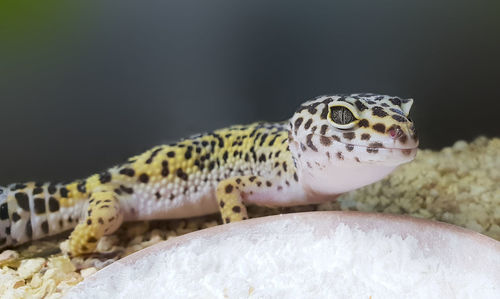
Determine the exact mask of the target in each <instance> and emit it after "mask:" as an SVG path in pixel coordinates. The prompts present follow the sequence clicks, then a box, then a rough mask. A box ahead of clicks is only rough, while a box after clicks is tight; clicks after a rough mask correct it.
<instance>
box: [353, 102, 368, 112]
mask: <svg viewBox="0 0 500 299" xmlns="http://www.w3.org/2000/svg"><path fill="white" fill-rule="evenodd" d="M354 105H356V108H358V110H359V111H363V110H365V109H368V107H366V105H365V104H363V103H361V101H360V100H357V101H356V102H354Z"/></svg>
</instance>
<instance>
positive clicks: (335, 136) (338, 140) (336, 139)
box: [332, 135, 340, 142]
mask: <svg viewBox="0 0 500 299" xmlns="http://www.w3.org/2000/svg"><path fill="white" fill-rule="evenodd" d="M332 139H333V140H335V141H337V142H340V137H339V136H337V135H332Z"/></svg>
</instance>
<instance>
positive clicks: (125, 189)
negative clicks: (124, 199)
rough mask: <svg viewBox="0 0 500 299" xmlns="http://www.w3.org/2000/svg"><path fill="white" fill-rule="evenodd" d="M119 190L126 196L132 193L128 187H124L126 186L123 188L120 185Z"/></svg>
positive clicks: (132, 190)
mask: <svg viewBox="0 0 500 299" xmlns="http://www.w3.org/2000/svg"><path fill="white" fill-rule="evenodd" d="M120 189H121V190H122V191H123V192H125V193H127V194H132V193H134V189H132V188H129V187H126V186H123V185H120Z"/></svg>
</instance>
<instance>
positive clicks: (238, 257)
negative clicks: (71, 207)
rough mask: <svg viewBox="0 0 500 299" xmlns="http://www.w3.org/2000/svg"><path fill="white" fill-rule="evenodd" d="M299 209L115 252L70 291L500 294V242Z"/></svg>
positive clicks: (122, 294) (97, 294) (76, 294)
mask: <svg viewBox="0 0 500 299" xmlns="http://www.w3.org/2000/svg"><path fill="white" fill-rule="evenodd" d="M294 217H295V216H293V217H281V218H279V217H275V218H276V219H278V220H276V221H271V222H269V223H259V224H257V225H253V226H250V227H249V226H243V225H236V226H233V227H231V228H230V229H226V230H225V231H222V230H219V231H218V232H217V233H215V234H213V235H211V236H208V237H206V236H204V237H199V236H200V235H197V236H198V237H196V238H193V239H190V240H188V241H187V242H184V243H181V244H180V245H175V246H172V247H170V248H168V249H165V250H162V251H160V252H156V253H153V254H149V255H146V257H143V258H142V259H139V260H138V261H137V262H135V263H134V264H133V267H131V266H125V264H124V263H120V262H117V263H115V264H113V265H111V266H110V267H108V268H105V269H104V270H103V271H101V272H98V273H97V274H96V275H95V276H94V277H91V279H88V280H85V281H84V282H83V283H81V284H79V285H78V286H77V287H75V288H74V289H72V290H71V291H70V292H69V293H68V294H67V297H68V298H167V297H168V298H248V297H250V298H370V296H371V298H410V297H411V298H500V281H498V280H499V278H500V254H499V251H498V247H497V248H496V250H494V249H491V248H490V249H488V248H486V249H485V246H482V245H480V244H478V243H475V242H473V241H471V240H470V239H468V238H465V239H464V238H458V237H457V236H456V235H454V234H451V233H449V232H444V233H443V232H441V231H439V230H435V228H434V229H433V230H429V229H428V231H425V230H424V231H418V227H416V226H415V225H413V226H414V227H413V229H411V230H410V231H408V229H406V233H405V232H404V231H405V229H403V234H404V235H406V234H407V235H406V237H402V236H401V234H398V233H395V231H396V230H397V228H394V227H391V228H388V229H384V227H383V224H382V226H380V225H381V223H380V221H379V222H378V223H377V221H374V222H373V226H372V227H376V229H370V228H367V227H364V229H363V230H361V229H359V228H357V226H356V225H352V224H351V225H346V224H342V223H341V224H337V223H334V222H332V221H331V220H326V221H325V220H324V219H323V220H321V221H322V222H321V221H320V220H318V221H316V220H315V219H314V218H313V217H309V218H308V219H309V220H308V221H306V222H304V221H301V220H302V219H298V218H294ZM297 220H298V221H297ZM328 221H330V223H331V229H329V226H328V225H330V223H328ZM378 227H382V228H383V229H382V230H381V229H379V228H378ZM412 230H413V231H414V233H412V232H411V231H412ZM325 232H326V234H325ZM462 237H463V236H462ZM436 244H438V246H436Z"/></svg>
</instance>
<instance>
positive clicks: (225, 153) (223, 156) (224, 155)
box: [222, 151, 236, 162]
mask: <svg viewBox="0 0 500 299" xmlns="http://www.w3.org/2000/svg"><path fill="white" fill-rule="evenodd" d="M235 153H236V151H235ZM227 156H228V153H227V151H225V152H224V154H223V155H222V159H223V160H224V162H227Z"/></svg>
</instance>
